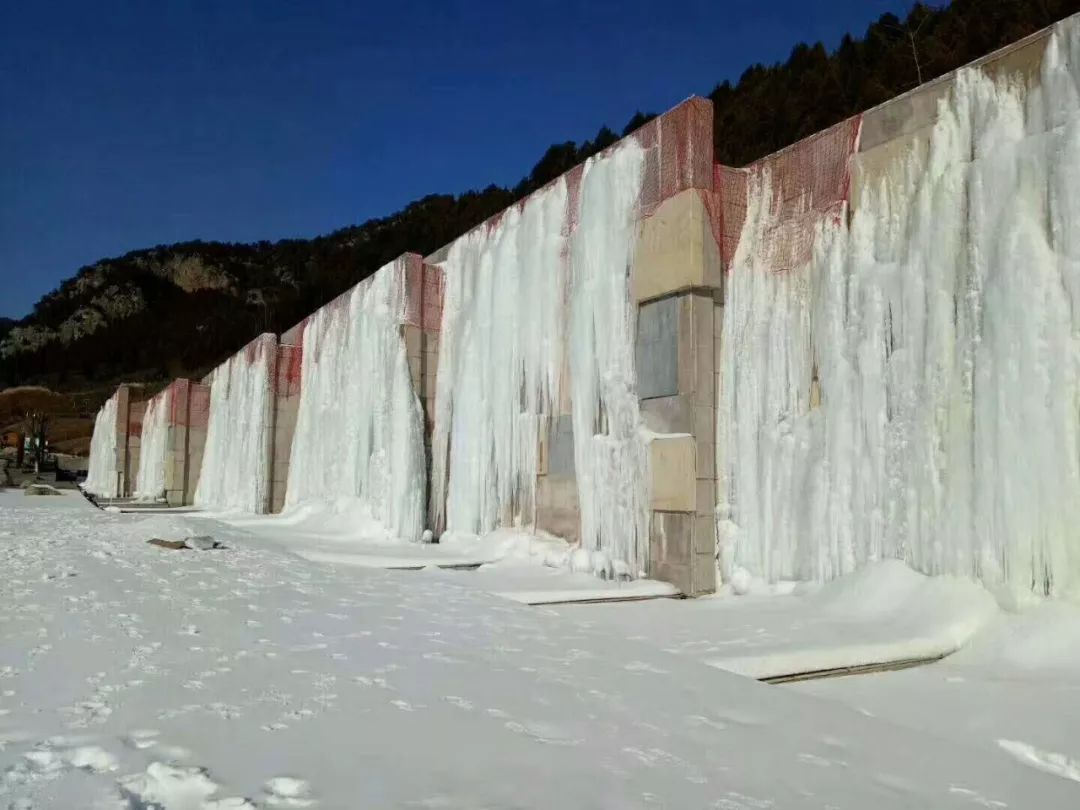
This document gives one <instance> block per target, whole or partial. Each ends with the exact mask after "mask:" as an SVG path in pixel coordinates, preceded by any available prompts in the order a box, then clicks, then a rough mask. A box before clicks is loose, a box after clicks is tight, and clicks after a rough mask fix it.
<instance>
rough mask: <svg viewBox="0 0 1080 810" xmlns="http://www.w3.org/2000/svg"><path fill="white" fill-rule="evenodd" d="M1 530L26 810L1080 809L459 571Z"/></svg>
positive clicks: (8, 656) (135, 520)
mask: <svg viewBox="0 0 1080 810" xmlns="http://www.w3.org/2000/svg"><path fill="white" fill-rule="evenodd" d="M61 500H62V499H60V498H56V499H50V500H49V502H50V503H51V502H53V501H61ZM164 523H167V524H168V526H163V524H164ZM0 525H2V526H3V531H4V532H7V534H5V535H4V536H3V538H2V540H3V542H0V564H2V565H3V570H4V572H5V576H4V577H3V578H2V579H0V607H2V610H0V622H2V625H3V627H2V633H3V638H4V660H3V662H2V663H0V712H2V714H0V735H2V739H3V746H0V772H3V773H4V777H3V780H2V781H0V791H2V792H3V794H4V795H3V799H4V800H5V803H12V804H14V805H15V806H28V805H29V806H35V807H64V806H82V807H85V806H102V807H117V808H120V807H125V808H126V807H132V806H147V805H150V804H153V803H155V802H156V803H158V804H159V805H162V806H163V807H165V808H168V810H174V808H177V807H184V808H209V807H215V806H216V807H223V806H232V807H241V806H244V805H243V803H242V800H241V799H240V797H248V799H249V800H250V802H251V803H255V802H258V803H260V804H264V805H266V806H273V805H274V804H276V803H278V802H279V801H280V800H282V799H285V798H289V796H290V794H302V798H304V799H311V800H313V801H316V802H318V803H319V805H320V806H323V807H357V806H361V807H374V806H382V807H388V806H392V807H401V806H420V807H422V806H428V807H436V806H441V807H551V806H554V805H556V804H558V805H560V806H567V807H620V808H633V807H656V806H669V807H707V806H714V807H726V808H739V807H743V808H764V807H789V808H803V807H805V808H810V807H822V806H834V807H842V808H865V807H875V808H901V807H903V808H907V807H935V808H972V807H976V806H980V804H981V806H984V807H985V806H995V807H996V806H1003V805H1002V804H995V803H1004V804H1007V805H1008V806H1010V807H1035V806H1037V807H1040V808H1073V807H1075V806H1076V800H1077V796H1078V793H1077V789H1076V785H1075V783H1073V782H1071V781H1069V780H1067V779H1062V778H1060V777H1059V776H1057V775H1054V774H1053V773H1050V772H1048V771H1046V770H1043V769H1037V768H1032V767H1029V766H1028V765H1027V764H1024V763H1022V762H1020V761H1019V760H1018V759H1016V758H1015V757H1014V756H1013V755H1012V754H1011V753H1009V752H1007V751H1005V750H1004V749H1001V748H999V747H975V746H971V745H966V744H958V743H956V742H954V741H949V740H945V739H941V738H939V737H937V736H933V735H926V734H921V733H918V732H916V731H913V730H911V729H907V728H903V727H901V726H900V725H898V724H894V723H888V722H884V721H881V720H877V719H874V718H869V717H866V716H864V715H862V714H860V713H859V712H857V711H853V710H848V709H846V708H844V707H838V706H836V705H835V704H832V703H829V702H827V701H821V700H816V699H812V698H807V697H804V696H802V695H799V694H798V693H796V692H793V691H789V690H785V689H780V688H775V687H768V686H765V685H762V684H758V683H755V682H754V681H751V680H749V679H745V678H739V677H736V676H734V675H730V674H728V673H724V672H721V671H718V670H716V669H713V668H710V667H706V666H702V665H701V664H700V663H699V662H697V661H694V660H692V659H691V658H688V657H687V656H679V655H671V654H670V653H668V652H666V651H664V650H661V649H659V648H657V647H655V646H650V645H649V644H645V643H640V642H638V641H634V640H632V639H629V638H626V636H627V635H629V634H628V633H625V632H620V633H613V632H611V630H610V628H609V627H588V626H585V625H583V624H582V623H580V622H579V621H573V620H570V619H569V618H567V617H565V616H561V615H559V614H558V613H557V612H556V611H552V610H549V609H544V608H540V609H537V608H528V607H524V606H521V605H515V604H512V603H510V602H506V601H505V600H500V599H497V598H495V597H492V596H490V595H487V594H484V593H481V592H478V591H476V590H473V589H471V588H469V587H466V586H464V585H462V584H458V582H454V581H449V576H448V575H444V574H437V575H432V576H420V577H418V576H416V575H415V574H412V573H402V572H393V571H388V572H384V571H379V572H375V571H369V570H359V569H353V568H343V567H331V566H324V565H317V564H313V563H309V562H306V561H303V560H299V559H297V558H296V557H295V556H293V555H286V554H281V553H278V552H277V551H276V550H274V549H272V548H267V547H266V545H265V544H264V543H263V542H262V541H261V539H260V538H257V537H253V536H250V535H246V534H244V533H243V532H242V531H241V530H239V529H237V528H234V527H229V526H226V525H224V524H218V525H213V531H212V532H210V533H212V534H215V536H218V537H219V539H223V540H225V541H226V542H227V543H228V545H229V550H228V551H224V552H222V553H220V554H215V555H212V556H211V555H201V554H190V555H185V554H175V553H167V552H163V551H161V550H160V549H156V548H154V547H153V546H148V545H146V544H145V543H143V542H138V540H139V539H140V537H141V535H143V534H145V533H146V532H147V531H154V532H158V531H161V530H163V529H168V530H170V531H180V530H181V529H183V528H184V527H185V526H187V527H188V528H189V529H190V530H191V531H193V532H197V533H200V534H204V533H207V529H208V526H210V525H211V524H209V523H208V521H206V520H198V519H195V518H191V517H181V516H154V517H151V518H142V519H140V518H139V517H138V516H134V515H113V514H107V513H104V512H101V511H98V510H93V509H83V510H81V511H78V510H69V509H52V510H50V509H46V508H26V507H25V506H24V502H23V499H22V498H21V497H15V496H11V495H7V494H3V495H0ZM461 581H464V580H461ZM644 604H647V605H649V606H658V605H659V606H662V605H663V604H665V603H663V602H655V603H644ZM629 607H631V608H632V607H634V606H633V605H630V606H629ZM579 610H580V609H579ZM588 610H590V611H591V610H594V608H588ZM343 751H347V752H348V755H347V756H344V755H342V752H343ZM553 777H557V778H553ZM216 802H221V803H219V804H215V803H216ZM226 802H228V803H226Z"/></svg>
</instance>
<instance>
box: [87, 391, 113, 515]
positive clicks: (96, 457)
mask: <svg viewBox="0 0 1080 810" xmlns="http://www.w3.org/2000/svg"><path fill="white" fill-rule="evenodd" d="M118 410H119V404H118V402H117V395H116V394H113V395H112V396H111V397H109V399H108V400H107V401H106V403H105V404H104V405H102V406H101V410H99V411H98V413H97V417H96V418H95V419H94V434H93V436H92V437H91V439H90V461H89V467H88V468H87V472H86V483H85V484H84V485H83V486H84V488H85V489H86V491H87V492H89V493H91V494H93V495H98V496H100V497H102V498H115V497H117V496H118V495H119V492H117V486H118V484H119V481H118V470H117V468H116V453H117V447H116V444H117V441H118V440H119V437H118V435H117V430H116V420H117V418H118Z"/></svg>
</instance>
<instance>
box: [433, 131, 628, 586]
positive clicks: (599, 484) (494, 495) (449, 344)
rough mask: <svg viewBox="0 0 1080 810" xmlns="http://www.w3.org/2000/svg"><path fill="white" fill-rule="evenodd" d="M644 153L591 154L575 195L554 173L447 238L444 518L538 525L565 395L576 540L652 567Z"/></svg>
mask: <svg viewBox="0 0 1080 810" xmlns="http://www.w3.org/2000/svg"><path fill="white" fill-rule="evenodd" d="M643 156H644V152H643V150H642V149H641V147H640V146H639V145H638V144H637V143H636V142H634V141H633V140H629V141H626V142H623V143H622V144H620V145H619V146H618V147H616V148H615V149H613V150H610V151H608V152H606V153H604V154H602V155H600V156H598V157H596V158H593V159H591V160H590V161H589V162H588V163H587V164H586V166H585V167H584V173H583V177H582V179H581V187H580V194H578V195H572V194H570V193H569V191H570V190H569V188H568V182H567V178H566V177H563V178H559V179H558V180H556V181H555V182H553V183H551V184H550V185H548V186H547V187H545V188H543V189H541V190H540V191H538V192H537V193H535V194H533V195H532V196H531V197H529V198H528V199H526V200H525V201H524V202H523V203H522V204H521V205H519V206H514V207H513V208H511V209H509V210H507V211H506V212H505V214H504V215H503V216H502V217H501V218H500V219H498V220H497V221H496V222H494V223H489V224H486V225H484V226H481V227H479V228H477V229H475V230H474V231H472V232H470V233H469V234H466V235H465V236H464V237H462V238H461V239H459V240H457V241H456V242H455V243H454V244H453V245H451V247H450V249H449V253H448V255H447V257H446V259H445V262H444V268H445V271H446V294H445V299H444V305H443V322H442V330H441V334H440V356H439V374H438V380H437V391H436V416H435V435H434V438H433V443H432V444H433V458H434V460H433V474H432V486H433V489H434V503H435V504H436V505H438V504H440V503H442V502H443V498H444V497H445V504H446V506H445V523H446V527H447V528H448V529H449V530H451V531H456V532H465V533H484V532H488V531H491V530H493V529H494V528H496V527H497V526H507V525H530V524H532V523H534V521H535V506H536V497H535V496H536V476H537V472H538V457H537V447H538V441H539V437H540V435H541V431H544V430H547V428H548V425H549V422H550V420H551V419H552V418H553V417H554V416H555V415H556V414H558V413H559V412H560V404H562V405H563V408H564V409H565V403H566V401H567V400H569V403H570V408H569V413H570V415H571V416H572V420H573V426H574V435H575V447H574V461H575V468H576V469H575V474H576V478H577V487H578V496H579V501H580V504H581V514H582V535H581V537H582V544H583V546H584V547H585V548H586V549H588V550H595V551H600V552H603V554H602V555H601V556H602V557H606V558H607V559H608V560H609V561H610V560H611V559H614V560H619V561H621V562H623V563H625V564H626V565H627V566H629V569H630V570H632V571H634V572H638V571H641V570H643V569H644V567H645V561H646V551H647V535H648V509H647V503H648V496H647V492H646V475H645V463H646V456H645V453H646V450H645V446H644V444H643V442H642V439H641V437H640V433H639V427H640V424H641V417H640V414H639V412H638V403H637V393H636V383H635V379H634V363H633V346H634V341H633V328H634V327H633V324H634V308H633V306H632V305H631V302H630V296H629V289H628V282H629V269H630V261H631V258H632V251H633V245H634V244H635V241H636V236H637V230H636V223H637V219H638V211H637V206H638V199H639V193H640V188H641V181H642V173H643ZM564 387H566V388H568V393H569V396H568V397H567V396H565V394H566V391H564V390H563V389H564ZM438 517H439V516H436V519H438ZM604 567H605V568H607V567H610V564H605V566H604Z"/></svg>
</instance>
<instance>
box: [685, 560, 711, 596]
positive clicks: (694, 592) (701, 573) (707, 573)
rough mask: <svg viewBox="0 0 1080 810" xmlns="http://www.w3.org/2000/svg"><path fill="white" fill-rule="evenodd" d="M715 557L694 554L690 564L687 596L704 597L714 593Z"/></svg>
mask: <svg viewBox="0 0 1080 810" xmlns="http://www.w3.org/2000/svg"><path fill="white" fill-rule="evenodd" d="M716 578H717V574H716V557H715V556H714V555H713V554H712V553H709V554H695V555H694V556H693V558H692V560H691V563H690V588H689V590H686V591H684V593H685V594H686V595H687V596H704V595H706V594H710V593H715V592H716Z"/></svg>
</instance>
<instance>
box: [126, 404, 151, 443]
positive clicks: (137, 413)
mask: <svg viewBox="0 0 1080 810" xmlns="http://www.w3.org/2000/svg"><path fill="white" fill-rule="evenodd" d="M148 404H149V403H148V402H147V401H146V400H143V401H142V402H132V403H131V407H130V408H129V409H128V420H127V429H128V435H129V436H141V435H142V423H143V419H144V418H145V416H146V407H147V405H148Z"/></svg>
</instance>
